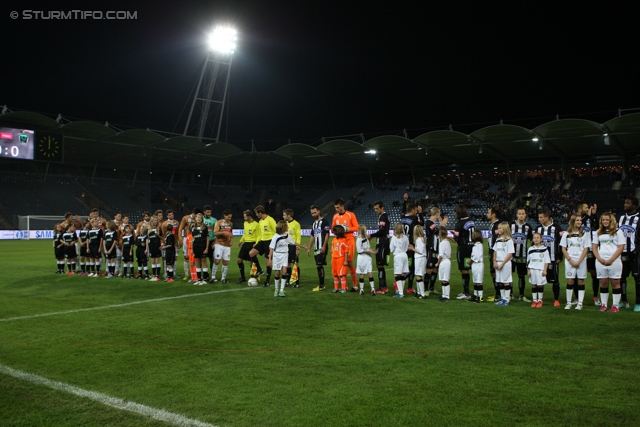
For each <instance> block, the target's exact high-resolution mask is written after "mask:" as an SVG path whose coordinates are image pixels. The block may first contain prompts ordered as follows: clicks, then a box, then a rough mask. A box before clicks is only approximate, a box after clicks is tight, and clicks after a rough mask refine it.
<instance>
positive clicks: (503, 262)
mask: <svg viewBox="0 0 640 427" xmlns="http://www.w3.org/2000/svg"><path fill="white" fill-rule="evenodd" d="M498 235H499V237H498V239H497V240H496V243H495V244H494V245H493V268H495V269H496V283H497V284H498V285H499V286H500V301H496V302H494V304H495V305H498V306H501V307H504V306H507V305H509V302H510V300H511V288H512V285H511V281H512V280H511V258H513V254H514V253H515V247H514V246H513V239H512V238H511V229H510V228H509V223H508V222H501V223H500V224H499V225H498Z"/></svg>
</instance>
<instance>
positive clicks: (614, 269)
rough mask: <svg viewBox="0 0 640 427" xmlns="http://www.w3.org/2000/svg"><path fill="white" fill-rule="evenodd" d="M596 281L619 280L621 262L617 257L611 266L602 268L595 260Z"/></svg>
mask: <svg viewBox="0 0 640 427" xmlns="http://www.w3.org/2000/svg"><path fill="white" fill-rule="evenodd" d="M596 273H597V274H598V279H620V278H621V277H622V261H621V260H620V257H618V258H617V259H616V260H615V261H614V262H613V264H611V265H607V266H604V265H602V264H600V262H599V261H598V260H596Z"/></svg>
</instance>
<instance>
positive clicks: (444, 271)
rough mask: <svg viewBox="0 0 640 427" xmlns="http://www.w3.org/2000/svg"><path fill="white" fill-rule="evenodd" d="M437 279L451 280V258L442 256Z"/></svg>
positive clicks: (442, 280)
mask: <svg viewBox="0 0 640 427" xmlns="http://www.w3.org/2000/svg"><path fill="white" fill-rule="evenodd" d="M438 279H439V280H440V281H441V282H448V281H449V280H451V260H450V259H449V258H443V259H442V261H440V265H439V266H438Z"/></svg>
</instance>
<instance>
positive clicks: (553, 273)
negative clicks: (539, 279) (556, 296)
mask: <svg viewBox="0 0 640 427" xmlns="http://www.w3.org/2000/svg"><path fill="white" fill-rule="evenodd" d="M559 268H560V267H559V265H558V264H557V263H556V262H555V261H551V263H550V264H549V267H547V283H556V282H557V281H558V280H559V277H560V276H559Z"/></svg>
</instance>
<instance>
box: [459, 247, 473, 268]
mask: <svg viewBox="0 0 640 427" xmlns="http://www.w3.org/2000/svg"><path fill="white" fill-rule="evenodd" d="M472 250H473V246H469V245H458V253H457V254H456V256H457V258H458V270H460V271H463V270H471V267H467V266H466V265H464V259H465V258H471V251H472Z"/></svg>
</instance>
